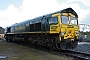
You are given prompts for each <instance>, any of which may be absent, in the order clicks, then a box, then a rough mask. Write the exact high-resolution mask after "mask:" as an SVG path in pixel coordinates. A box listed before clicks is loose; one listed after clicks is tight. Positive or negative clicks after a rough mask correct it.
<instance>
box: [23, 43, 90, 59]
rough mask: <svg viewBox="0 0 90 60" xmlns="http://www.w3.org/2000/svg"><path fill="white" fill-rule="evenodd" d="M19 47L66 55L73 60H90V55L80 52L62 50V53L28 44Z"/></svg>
mask: <svg viewBox="0 0 90 60" xmlns="http://www.w3.org/2000/svg"><path fill="white" fill-rule="evenodd" d="M21 45H24V46H28V47H33V48H35V49H39V50H43V51H47V52H49V53H51V54H55V55H59V56H60V55H66V56H68V57H73V58H74V60H90V54H87V53H84V52H80V51H71V50H63V51H58V50H49V49H48V48H45V47H43V46H42V47H38V46H37V45H34V44H33V45H32V44H31V45H30V44H29V45H28V44H25V43H24V44H23V43H21Z"/></svg>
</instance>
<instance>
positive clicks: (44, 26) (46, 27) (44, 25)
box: [42, 17, 49, 32]
mask: <svg viewBox="0 0 90 60" xmlns="http://www.w3.org/2000/svg"><path fill="white" fill-rule="evenodd" d="M42 31H43V32H45V31H49V22H48V19H47V18H46V17H43V19H42Z"/></svg>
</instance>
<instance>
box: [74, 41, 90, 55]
mask: <svg viewBox="0 0 90 60" xmlns="http://www.w3.org/2000/svg"><path fill="white" fill-rule="evenodd" d="M73 50H74V51H81V52H84V53H88V54H90V42H79V43H78V46H77V47H76V48H75V49H73Z"/></svg>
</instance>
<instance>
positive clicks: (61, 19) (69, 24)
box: [50, 8, 79, 50]
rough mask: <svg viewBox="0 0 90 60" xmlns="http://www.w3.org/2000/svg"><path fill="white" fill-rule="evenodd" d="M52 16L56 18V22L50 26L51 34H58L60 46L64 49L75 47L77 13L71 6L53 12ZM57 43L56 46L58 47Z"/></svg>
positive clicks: (77, 28) (77, 27)
mask: <svg viewBox="0 0 90 60" xmlns="http://www.w3.org/2000/svg"><path fill="white" fill-rule="evenodd" d="M52 17H57V18H58V23H57V24H53V25H51V26H50V33H51V34H54V33H55V34H56V33H57V34H59V41H57V42H58V43H60V48H61V49H63V50H65V49H68V48H67V47H69V48H75V47H76V46H77V45H78V35H79V34H78V31H79V25H78V15H77V14H76V12H75V11H74V10H72V9H71V8H68V9H65V10H64V11H61V12H60V13H57V14H53V15H52ZM58 43H57V47H58Z"/></svg>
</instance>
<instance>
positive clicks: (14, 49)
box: [0, 40, 73, 60]
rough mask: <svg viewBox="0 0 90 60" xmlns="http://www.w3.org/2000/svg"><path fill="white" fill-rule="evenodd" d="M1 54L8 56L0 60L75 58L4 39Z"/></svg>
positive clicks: (0, 43)
mask: <svg viewBox="0 0 90 60" xmlns="http://www.w3.org/2000/svg"><path fill="white" fill-rule="evenodd" d="M0 56H6V58H5V59H0V60H73V58H71V57H67V56H63V55H57V54H53V52H52V53H51V52H50V53H49V52H47V51H44V50H40V49H35V48H32V47H28V46H25V45H20V44H16V43H10V42H5V41H3V40H0Z"/></svg>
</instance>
